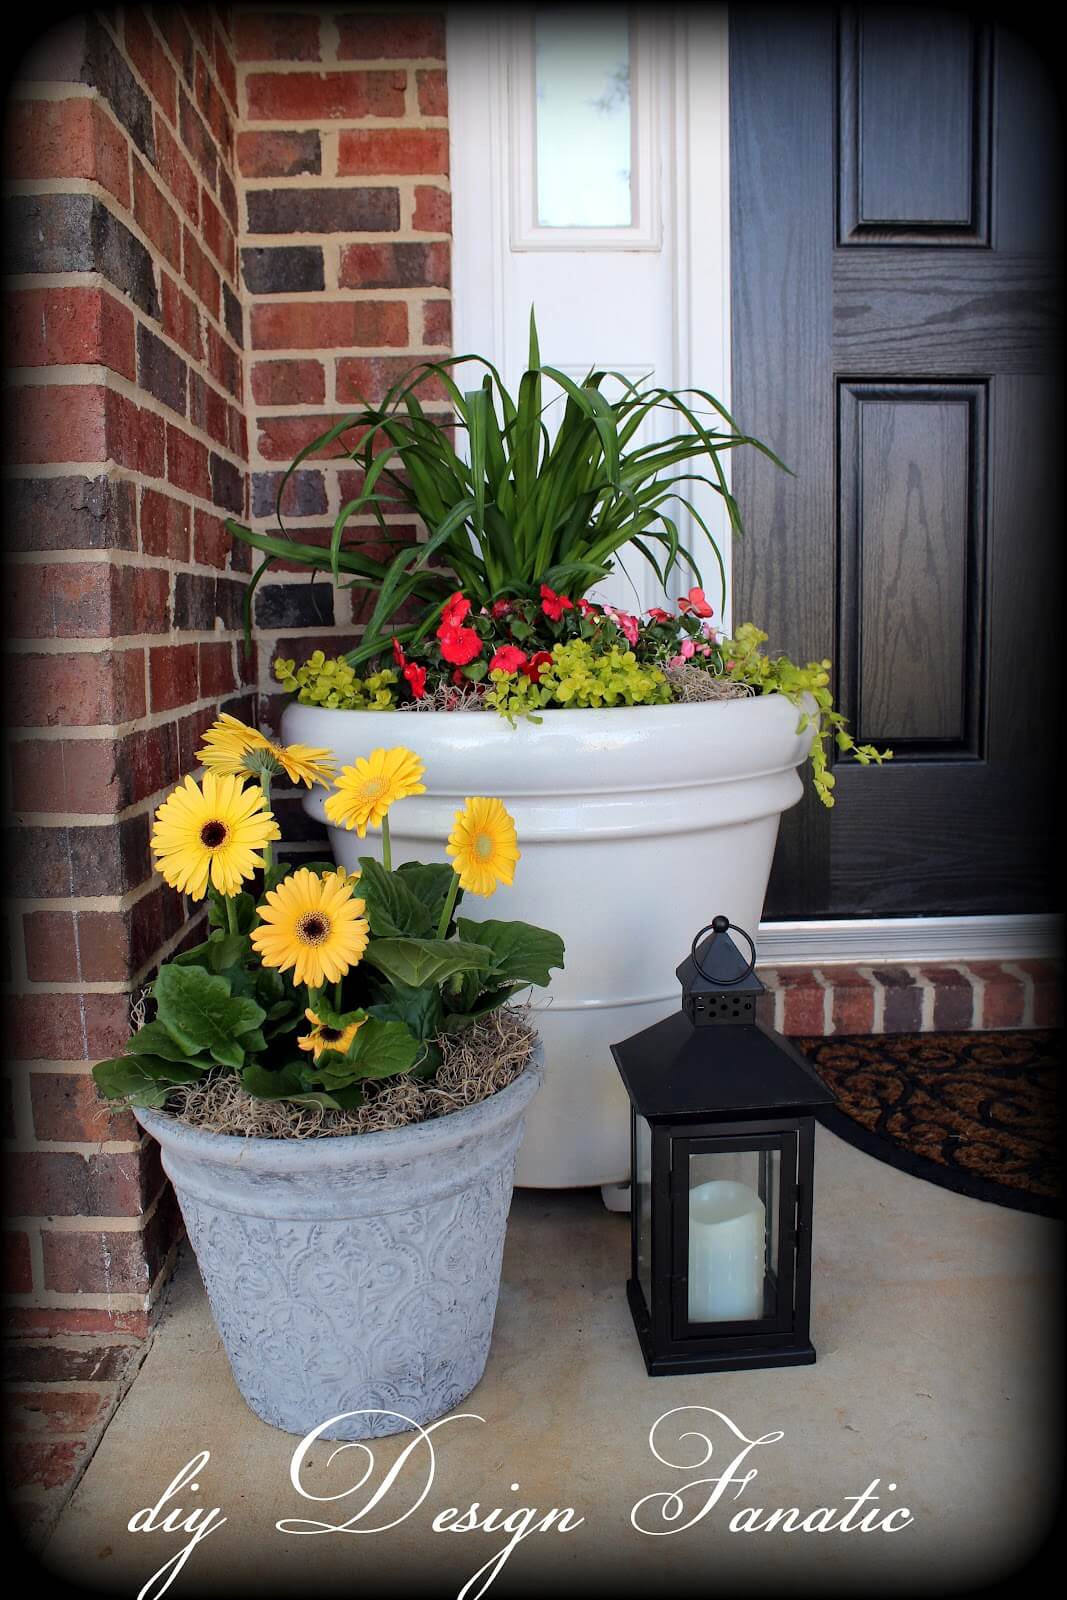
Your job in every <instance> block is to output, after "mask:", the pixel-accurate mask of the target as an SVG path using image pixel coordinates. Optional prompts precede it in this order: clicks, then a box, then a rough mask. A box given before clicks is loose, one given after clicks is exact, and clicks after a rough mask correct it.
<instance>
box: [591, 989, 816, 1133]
mask: <svg viewBox="0 0 1067 1600" xmlns="http://www.w3.org/2000/svg"><path fill="white" fill-rule="evenodd" d="M683 964H684V963H683ZM611 1053H612V1055H613V1056H614V1058H615V1064H616V1066H617V1067H618V1069H619V1072H620V1074H621V1075H622V1081H623V1083H624V1084H625V1086H626V1092H627V1094H628V1095H629V1096H630V1100H631V1101H632V1103H633V1105H634V1108H635V1109H636V1111H637V1112H638V1114H639V1115H640V1116H643V1117H645V1118H647V1119H648V1120H649V1121H672V1120H674V1119H676V1118H690V1119H694V1120H695V1119H698V1118H702V1119H704V1120H706V1121H711V1120H715V1119H724V1120H726V1119H729V1118H730V1117H736V1116H755V1115H757V1114H764V1115H771V1116H773V1115H778V1114H783V1113H786V1112H793V1113H798V1114H806V1113H809V1112H812V1111H815V1110H817V1109H818V1107H819V1106H828V1105H832V1104H833V1103H834V1096H833V1094H832V1093H831V1092H830V1090H829V1089H828V1088H827V1087H826V1085H825V1083H823V1081H822V1079H821V1078H820V1077H819V1075H818V1073H816V1072H815V1071H814V1069H813V1068H812V1067H811V1066H810V1065H809V1063H808V1062H807V1061H805V1059H804V1057H803V1056H802V1055H801V1054H800V1051H799V1050H797V1049H796V1048H795V1047H794V1046H793V1045H791V1044H790V1043H789V1041H788V1039H784V1038H783V1037H782V1036H781V1034H778V1033H774V1032H772V1030H771V1029H769V1028H764V1027H763V1026H762V1025H761V1024H759V1023H744V1024H739V1025H736V1026H732V1027H729V1028H721V1029H718V1028H701V1027H694V1025H693V1024H692V1023H691V1022H690V1021H689V1019H688V1017H687V1016H685V1014H684V1013H683V1012H676V1013H675V1015H674V1016H671V1017H667V1018H666V1019H665V1020H664V1021H663V1022H656V1023H653V1025H652V1027H650V1028H645V1029H643V1030H642V1032H641V1033H635V1034H634V1035H633V1036H632V1038H629V1039H625V1040H624V1041H623V1042H622V1044H615V1045H612V1047H611Z"/></svg>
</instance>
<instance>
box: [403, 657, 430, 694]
mask: <svg viewBox="0 0 1067 1600" xmlns="http://www.w3.org/2000/svg"><path fill="white" fill-rule="evenodd" d="M404 677H405V678H406V679H407V680H408V683H409V684H410V685H411V692H412V694H413V695H414V696H415V699H416V700H421V699H422V697H423V695H424V694H425V693H426V668H425V667H420V666H417V665H416V664H415V662H414V661H409V662H408V663H407V664H406V666H405V667H404Z"/></svg>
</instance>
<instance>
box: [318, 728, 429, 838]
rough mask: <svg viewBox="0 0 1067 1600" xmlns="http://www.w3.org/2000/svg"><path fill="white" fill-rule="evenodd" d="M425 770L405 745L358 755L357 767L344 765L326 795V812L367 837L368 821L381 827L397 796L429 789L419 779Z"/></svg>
mask: <svg viewBox="0 0 1067 1600" xmlns="http://www.w3.org/2000/svg"><path fill="white" fill-rule="evenodd" d="M425 770H426V768H425V767H424V766H423V764H422V762H421V761H420V760H419V758H418V756H417V755H415V754H413V752H412V751H410V750H405V749H404V747H403V745H397V746H396V748H395V749H394V750H372V751H371V753H370V755H369V756H359V757H358V759H357V761H356V764H355V766H354V767H342V768H341V776H340V777H339V778H338V780H337V788H336V789H335V791H334V793H333V794H331V795H327V797H326V816H327V818H328V819H329V821H330V822H334V823H339V824H340V825H341V826H342V827H345V828H348V829H352V828H355V830H356V832H357V833H358V834H359V837H360V838H361V839H365V838H366V837H367V826H368V824H369V825H370V826H371V827H372V828H378V827H380V826H381V823H382V819H383V817H384V816H385V814H386V812H387V811H388V810H389V807H390V806H391V805H392V804H393V801H394V800H404V799H406V797H407V796H408V795H409V794H425V793H426V785H425V784H424V783H420V782H419V779H420V778H421V777H422V775H423V773H424V772H425Z"/></svg>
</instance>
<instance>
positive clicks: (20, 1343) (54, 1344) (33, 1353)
mask: <svg viewBox="0 0 1067 1600" xmlns="http://www.w3.org/2000/svg"><path fill="white" fill-rule="evenodd" d="M139 1355H140V1345H139V1344H138V1343H137V1342H136V1341H134V1340H123V1341H121V1342H120V1341H119V1340H117V1339H115V1340H96V1339H92V1338H80V1339H79V1338H75V1339H70V1340H69V1342H68V1341H64V1342H63V1343H60V1342H59V1341H58V1340H54V1339H40V1340H38V1339H32V1338H23V1339H18V1340H12V1341H10V1343H9V1345H8V1348H7V1352H6V1362H5V1368H4V1370H5V1375H6V1377H7V1379H8V1381H9V1382H11V1383H26V1384H46V1383H47V1384H52V1383H84V1384H86V1385H91V1384H97V1383H100V1384H103V1383H119V1382H121V1381H122V1379H123V1378H124V1377H125V1375H126V1373H127V1372H128V1371H129V1369H130V1367H131V1365H133V1364H134V1363H136V1362H137V1361H138V1357H139Z"/></svg>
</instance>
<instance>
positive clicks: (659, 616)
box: [648, 606, 674, 622]
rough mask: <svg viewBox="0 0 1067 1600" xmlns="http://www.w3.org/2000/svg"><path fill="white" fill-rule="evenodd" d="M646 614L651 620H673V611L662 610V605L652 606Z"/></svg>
mask: <svg viewBox="0 0 1067 1600" xmlns="http://www.w3.org/2000/svg"><path fill="white" fill-rule="evenodd" d="M648 615H649V618H650V620H651V621H652V622H673V621H674V613H673V611H664V610H663V608H662V606H652V607H651V609H650V610H649V613H648Z"/></svg>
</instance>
